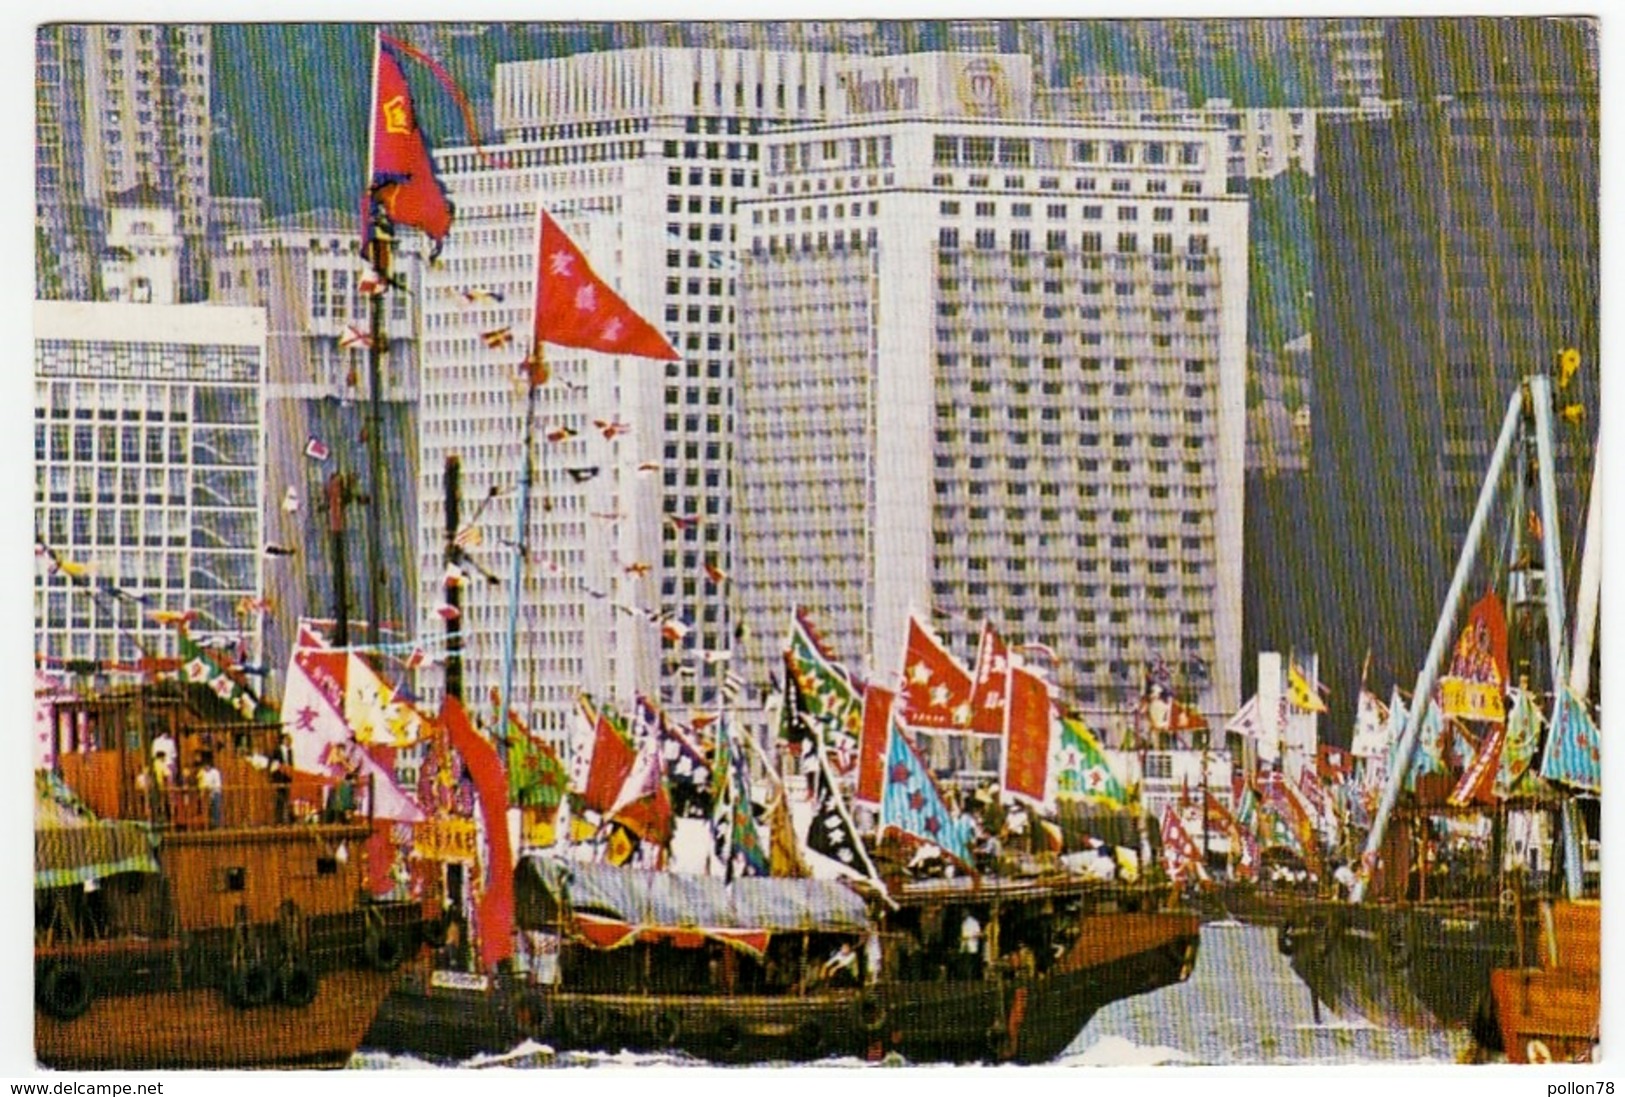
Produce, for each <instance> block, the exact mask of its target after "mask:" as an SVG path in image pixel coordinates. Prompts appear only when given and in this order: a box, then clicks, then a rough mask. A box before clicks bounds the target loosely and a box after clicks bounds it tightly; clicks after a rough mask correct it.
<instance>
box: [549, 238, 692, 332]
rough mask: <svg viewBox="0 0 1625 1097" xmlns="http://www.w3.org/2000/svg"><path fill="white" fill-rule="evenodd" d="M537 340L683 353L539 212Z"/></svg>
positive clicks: (571, 241)
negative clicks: (634, 308)
mask: <svg viewBox="0 0 1625 1097" xmlns="http://www.w3.org/2000/svg"><path fill="white" fill-rule="evenodd" d="M539 220H540V225H539V227H538V228H539V231H538V237H539V239H538V243H537V251H536V254H537V274H536V327H535V336H536V344H537V346H540V345H541V344H543V343H552V344H554V345H555V346H561V347H579V348H581V349H583V350H596V351H602V352H604V353H606V354H630V355H635V356H637V357H640V358H656V359H662V360H665V361H677V360H679V359H680V358H681V357H682V356H681V355H679V354H678V353H677V351H676V350H674V349H673V348H672V345H671V344H670V343H668V342H667V341H666V339H665V337H664V336H662V335H661V334H660V333H659V332H658V331H656V330H655V329H654V328H653V327H652V326H650V324H649V323H648V321H646V320H644V319H643V317H641V316H639V315H638V314H637V313H636V312H635V311H633V309H632V307H631V306H630V305H628V304H627V303H626V302H625V301H623V300H622V299H621V297H620V295H619V294H617V293H616V292H615V291H614V290H612V289H610V288H609V286H608V285H607V284H606V283H605V282H604V281H603V279H601V278H599V277H598V275H597V274H595V273H594V272H593V270H592V267H591V266H589V265H588V263H587V259H586V257H585V256H584V255H582V254H581V250H580V249H579V248H577V247H576V245H575V242H574V241H573V240H571V239H570V237H569V236H568V235H567V234H566V233H565V232H564V230H563V229H561V228H560V227H559V226H558V223H557V222H555V221H554V220H553V218H552V217H551V216H550V215H549V214H548V212H547V211H546V210H542V211H541V212H540V217H539Z"/></svg>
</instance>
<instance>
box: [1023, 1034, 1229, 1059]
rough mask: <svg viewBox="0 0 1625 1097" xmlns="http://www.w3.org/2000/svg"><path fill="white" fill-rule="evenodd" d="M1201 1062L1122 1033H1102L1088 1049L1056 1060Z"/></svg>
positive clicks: (1171, 1049)
mask: <svg viewBox="0 0 1625 1097" xmlns="http://www.w3.org/2000/svg"><path fill="white" fill-rule="evenodd" d="M1197 1062H1200V1060H1199V1059H1197V1058H1196V1056H1194V1055H1191V1054H1190V1053H1188V1052H1184V1051H1180V1050H1179V1049H1178V1048H1173V1047H1163V1046H1160V1045H1157V1046H1150V1047H1147V1046H1142V1045H1140V1044H1136V1043H1135V1042H1134V1041H1132V1040H1129V1039H1126V1038H1124V1037H1122V1036H1102V1037H1101V1038H1100V1039H1098V1040H1096V1041H1095V1042H1094V1043H1093V1044H1091V1045H1089V1047H1088V1048H1086V1049H1085V1050H1083V1051H1081V1052H1078V1053H1077V1054H1075V1055H1068V1056H1065V1057H1064V1058H1062V1059H1059V1060H1057V1061H1056V1064H1055V1065H1056V1066H1064V1067H1154V1066H1166V1065H1171V1064H1176V1063H1197Z"/></svg>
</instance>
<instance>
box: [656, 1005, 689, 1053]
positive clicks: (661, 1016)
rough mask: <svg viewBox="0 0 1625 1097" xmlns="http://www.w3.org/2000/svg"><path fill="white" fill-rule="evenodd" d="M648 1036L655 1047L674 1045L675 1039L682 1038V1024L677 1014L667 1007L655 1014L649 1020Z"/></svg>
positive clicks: (675, 1044)
mask: <svg viewBox="0 0 1625 1097" xmlns="http://www.w3.org/2000/svg"><path fill="white" fill-rule="evenodd" d="M649 1036H650V1037H651V1038H652V1039H653V1040H654V1043H655V1046H656V1047H676V1046H677V1041H678V1040H681V1039H682V1038H683V1026H682V1024H681V1022H679V1021H678V1020H677V1014H675V1013H673V1012H672V1011H671V1010H669V1009H665V1010H661V1011H660V1012H659V1013H657V1014H655V1015H654V1020H652V1021H650V1022H649Z"/></svg>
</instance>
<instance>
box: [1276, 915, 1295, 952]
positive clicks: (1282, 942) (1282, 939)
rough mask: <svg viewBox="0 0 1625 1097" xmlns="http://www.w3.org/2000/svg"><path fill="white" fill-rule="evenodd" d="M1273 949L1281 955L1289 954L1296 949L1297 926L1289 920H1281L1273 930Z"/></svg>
mask: <svg viewBox="0 0 1625 1097" xmlns="http://www.w3.org/2000/svg"><path fill="white" fill-rule="evenodd" d="M1275 949H1276V951H1277V952H1279V953H1280V954H1281V955H1282V956H1291V955H1292V954H1293V953H1295V952H1297V951H1298V927H1297V926H1294V925H1293V924H1292V923H1291V922H1282V923H1281V925H1280V928H1279V929H1277V930H1276V931H1275Z"/></svg>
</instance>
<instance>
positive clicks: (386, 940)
mask: <svg viewBox="0 0 1625 1097" xmlns="http://www.w3.org/2000/svg"><path fill="white" fill-rule="evenodd" d="M361 948H362V951H363V952H364V953H365V954H366V957H367V963H368V965H370V966H371V967H372V969H373V970H374V971H394V970H395V969H396V968H398V967H400V966H401V963H402V961H404V960H405V959H406V950H405V949H403V948H402V947H401V943H400V941H398V940H396V938H395V936H394V935H393V934H391V933H368V934H367V936H366V938H365V939H364V940H363V941H362V944H361Z"/></svg>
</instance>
